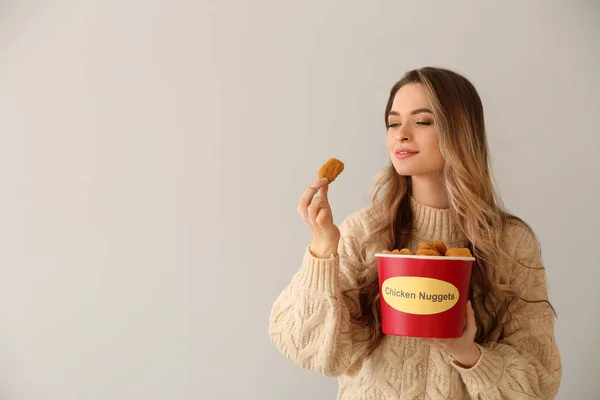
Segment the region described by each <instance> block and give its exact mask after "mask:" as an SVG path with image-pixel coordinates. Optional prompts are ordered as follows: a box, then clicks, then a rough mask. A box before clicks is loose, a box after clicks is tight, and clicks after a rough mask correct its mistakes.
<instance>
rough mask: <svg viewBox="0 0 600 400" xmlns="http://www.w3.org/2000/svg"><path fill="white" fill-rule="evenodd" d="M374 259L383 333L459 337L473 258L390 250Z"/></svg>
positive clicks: (428, 336) (426, 336)
mask: <svg viewBox="0 0 600 400" xmlns="http://www.w3.org/2000/svg"><path fill="white" fill-rule="evenodd" d="M375 257H376V258H377V268H378V272H379V293H380V305H381V324H382V331H383V333H384V334H386V335H396V336H411V337H425V338H456V337H461V336H462V334H463V330H464V324H465V313H466V308H467V301H468V297H469V281H470V279H471V269H472V266H473V261H475V259H474V258H472V257H447V256H440V257H435V256H414V255H402V254H392V253H378V254H375Z"/></svg>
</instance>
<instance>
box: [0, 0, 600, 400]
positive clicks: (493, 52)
mask: <svg viewBox="0 0 600 400" xmlns="http://www.w3.org/2000/svg"><path fill="white" fill-rule="evenodd" d="M599 38H600V6H599V3H598V2H596V1H562V2H559V1H503V2H493V3H492V2H490V1H460V2H459V1H452V2H450V1H435V2H432V1H402V2H401V1H374V2H365V1H352V2H349V1H342V0H337V1H313V0H308V1H275V0H268V1H266V0H254V1H241V0H235V1H217V0H211V1H194V0H188V1H183V0H177V1H174V0H172V1H168V2H167V1H157V0H152V1H141V0H140V1H133V0H118V1H117V0H88V1H74V0H73V1H59V0H54V1H37V2H36V1H16V0H13V1H6V0H4V1H1V2H0V51H1V53H0V54H1V58H0V137H1V142H0V163H1V164H0V182H1V188H2V189H1V192H0V199H1V204H2V207H0V242H1V243H2V245H1V249H2V251H0V271H1V278H0V398H2V399H3V400H30V399H36V400H37V399H40V400H64V399H68V400H83V399H85V400H96V399H97V400H100V399H113V400H130V399H144V400H152V399H186V400H187V399H291V400H294V399H333V398H335V393H336V390H337V382H336V381H335V380H333V379H327V378H324V377H321V376H319V375H317V374H314V373H309V372H305V371H303V370H301V369H300V368H298V367H296V366H294V365H292V364H291V363H289V362H288V361H287V360H285V359H284V357H283V356H282V355H280V354H279V353H278V352H277V351H276V350H275V348H274V346H272V345H271V343H270V341H269V339H268V336H267V326H268V315H269V311H270V307H271V304H272V303H273V301H274V300H275V298H276V296H277V295H278V293H279V292H280V290H282V289H283V287H284V286H285V285H286V284H287V282H288V281H289V279H290V278H291V276H292V275H293V273H294V272H295V271H296V270H297V268H298V267H299V265H300V261H301V255H302V252H303V250H304V248H305V246H306V244H307V243H308V241H309V239H310V233H309V230H308V227H306V226H305V225H304V223H303V222H302V221H301V220H300V218H299V217H298V216H297V214H296V211H295V209H296V201H297V198H298V196H299V195H300V193H301V192H302V191H303V190H304V188H305V187H306V186H307V185H308V184H310V183H311V182H312V181H313V179H314V178H315V175H316V171H317V169H318V168H319V167H320V165H321V164H322V163H323V162H324V161H325V160H327V159H328V158H329V157H338V158H340V159H342V160H343V161H344V162H345V163H346V170H345V171H344V173H343V175H342V176H341V177H340V178H339V180H338V181H336V182H335V186H334V187H332V188H331V192H330V193H331V194H330V197H331V201H332V203H333V207H334V213H335V217H336V220H337V221H338V222H340V221H341V220H342V219H343V218H344V217H345V216H347V215H348V213H350V212H352V211H355V210H357V209H358V208H360V207H363V206H364V205H365V204H366V191H367V188H368V186H369V184H370V183H371V181H372V178H373V176H374V174H375V172H376V171H377V170H378V169H379V168H382V167H383V166H385V165H386V154H385V145H384V138H385V130H384V126H383V110H384V105H385V101H386V99H387V94H388V91H389V89H390V87H391V86H392V84H393V83H394V82H395V81H396V80H397V79H398V78H400V76H401V75H402V74H403V73H404V72H405V71H406V70H408V69H411V68H415V67H420V66H424V65H436V66H443V67H448V68H451V69H454V70H456V71H458V72H460V73H463V74H465V75H466V76H467V77H468V78H469V79H471V80H472V81H473V83H474V84H475V85H476V86H477V88H478V89H479V91H480V94H481V96H482V98H483V101H484V104H485V110H486V119H487V124H488V130H489V138H490V145H491V148H492V153H493V166H494V168H495V173H496V177H497V181H498V185H499V187H500V189H501V192H502V194H503V197H504V200H505V202H506V205H507V206H508V208H509V209H510V210H511V211H513V212H515V213H516V214H518V215H519V216H521V217H523V218H525V219H526V220H527V221H528V222H530V223H531V224H532V225H533V227H534V228H535V230H536V232H537V233H538V234H539V236H540V238H541V241H542V244H543V250H544V256H545V261H546V266H547V271H548V279H549V283H550V295H551V300H552V302H553V303H554V305H555V307H556V309H557V311H558V314H559V320H558V323H557V328H556V335H557V338H558V342H559V345H560V349H561V351H562V355H563V362H564V375H563V382H562V389H561V394H560V396H559V398H560V399H592V398H596V396H597V394H598V393H600V380H599V379H598V371H599V370H600V362H599V360H600V308H599V303H600V295H599V294H598V291H597V290H598V282H599V281H600V263H599V262H598V257H599V253H598V248H599V246H598V240H599V237H600V230H599V229H598V226H599V224H600V218H599V216H598V203H599V202H598V200H600V193H599V191H600V190H599V189H600V188H599V181H600V180H599V179H598V173H599V172H600V161H599V157H598V155H597V153H596V152H597V151H598V148H599V147H600V133H599V128H598V118H599V117H600V107H599V102H598V94H599V93H600V79H599V72H598V71H600V45H599V40H600V39H599Z"/></svg>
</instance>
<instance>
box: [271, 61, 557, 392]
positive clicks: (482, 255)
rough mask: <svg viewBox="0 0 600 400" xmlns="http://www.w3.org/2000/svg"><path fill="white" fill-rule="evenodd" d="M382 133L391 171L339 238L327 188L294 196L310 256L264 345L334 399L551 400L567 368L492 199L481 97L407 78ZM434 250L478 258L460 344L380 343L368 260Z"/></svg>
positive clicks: (519, 244) (527, 237)
mask: <svg viewBox="0 0 600 400" xmlns="http://www.w3.org/2000/svg"><path fill="white" fill-rule="evenodd" d="M385 123H386V127H387V138H386V146H387V149H388V151H389V155H390V159H391V165H390V166H389V167H388V168H387V169H385V170H384V171H383V173H382V174H381V175H380V176H379V178H378V179H377V181H376V184H375V187H374V190H373V196H372V204H371V205H370V206H369V207H367V208H365V209H362V210H360V211H358V212H356V213H354V214H351V215H350V216H348V217H347V218H346V219H345V220H344V221H343V222H342V224H341V225H340V226H339V229H338V227H337V226H336V225H335V224H334V222H333V217H332V212H331V207H330V205H329V202H328V200H327V190H328V185H327V182H326V181H317V182H315V183H314V184H312V185H311V186H310V187H309V188H308V189H306V191H305V192H304V193H303V194H302V196H301V197H300V200H299V204H298V212H299V213H300V215H301V216H302V218H303V219H304V220H305V221H306V222H307V223H308V224H309V225H310V228H311V229H312V243H311V244H310V245H309V246H308V247H307V248H306V253H305V256H304V259H303V261H302V265H301V267H300V270H299V271H298V272H297V273H296V274H295V275H294V277H293V278H292V280H291V282H290V284H289V285H288V286H287V287H286V288H285V289H284V290H283V291H282V293H281V294H280V295H279V297H278V298H277V300H276V301H275V304H274V305H273V308H272V311H271V315H270V326H269V335H270V337H271V340H272V341H273V343H274V344H275V346H276V347H277V348H278V349H279V350H280V351H281V352H282V353H283V354H284V355H285V356H286V357H287V358H289V359H290V360H292V361H293V362H294V363H296V364H297V365H299V366H301V367H303V368H306V369H309V370H312V371H317V372H320V373H322V374H325V375H327V376H335V377H338V380H339V390H338V399H469V398H472V399H552V398H554V397H555V396H556V394H557V392H558V388H559V384H560V378H561V373H562V368H561V358H560V354H559V350H558V348H557V346H556V342H555V339H554V318H555V314H554V310H553V308H552V306H551V305H550V303H549V302H548V295H547V284H546V276H545V272H544V268H543V265H542V259H541V253H540V248H539V245H538V242H537V239H536V237H535V235H534V233H533V232H532V230H531V229H530V228H529V227H528V226H527V224H525V223H524V222H523V221H522V220H520V219H519V218H517V217H515V216H513V215H510V214H509V213H508V212H507V211H505V210H504V209H503V208H502V206H501V205H500V202H499V200H498V196H497V195H496V193H495V191H494V188H493V185H492V181H491V178H490V172H489V164H488V144H487V139H486V134H485V126H484V114H483V107H482V104H481V100H480V98H479V95H478V94H477V91H476V90H475V88H474V87H473V85H472V84H471V83H470V82H469V81H468V80H467V79H465V78H464V77H463V76H461V75H459V74H457V73H454V72H452V71H448V70H445V69H440V68H423V69H419V70H414V71H410V72H408V73H406V75H405V76H404V77H403V78H402V79H401V80H400V81H399V82H398V83H396V84H395V85H394V87H393V88H392V90H391V93H390V97H389V100H388V103H387V106H386V110H385ZM315 195H317V196H315ZM434 240H442V241H444V242H445V243H446V244H447V245H448V247H469V248H470V249H471V251H472V253H473V255H474V257H475V258H476V261H475V263H474V265H473V272H472V278H471V284H470V291H469V299H470V302H469V304H468V306H467V309H466V310H465V313H466V325H465V329H464V334H463V336H462V337H460V338H456V339H443V340H441V339H419V338H410V337H399V336H389V335H383V334H382V333H381V327H380V319H379V313H380V310H379V288H378V277H377V265H376V260H375V257H374V254H375V253H377V252H380V251H382V250H392V249H401V248H409V249H411V250H413V251H414V250H416V249H417V248H418V244H419V242H421V241H427V242H432V241H434Z"/></svg>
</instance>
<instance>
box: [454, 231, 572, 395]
mask: <svg viewBox="0 0 600 400" xmlns="http://www.w3.org/2000/svg"><path fill="white" fill-rule="evenodd" d="M513 234H515V236H516V237H517V238H519V239H518V240H517V241H516V242H515V243H516V247H515V251H514V255H515V259H516V260H519V261H520V262H521V263H523V264H524V265H525V266H526V267H528V268H526V267H525V266H522V265H516V263H514V264H515V265H514V266H513V269H512V272H511V279H510V281H511V283H512V284H513V285H515V286H516V287H517V288H518V289H519V290H520V291H521V292H520V294H521V296H522V297H523V298H524V299H526V300H535V301H539V300H548V293H547V282H546V274H545V271H544V268H543V265H542V261H541V256H540V251H539V247H538V245H537V242H536V240H535V237H534V236H533V234H532V233H531V232H530V231H529V230H527V229H525V228H523V227H520V228H519V229H518V231H516V232H513ZM515 236H513V237H515ZM510 311H511V316H512V318H511V320H510V321H509V323H508V324H506V325H505V326H504V335H503V337H502V338H501V340H499V341H498V342H497V343H496V342H493V343H485V344H484V345H483V346H480V345H478V347H479V349H480V350H481V357H480V359H479V361H478V362H477V364H475V365H474V366H473V367H472V368H468V369H465V368H462V367H460V366H459V365H458V364H456V363H455V362H453V363H452V365H453V367H454V368H456V369H457V370H458V372H459V373H460V375H461V377H462V379H463V382H464V383H465V385H466V387H467V390H468V391H469V394H470V395H471V397H472V398H473V399H482V400H483V399H486V400H492V399H554V398H555V397H556V395H557V393H558V388H559V385H560V379H561V374H562V365H561V357H560V353H559V350H558V347H557V345H556V341H555V338H554V313H553V310H552V309H551V307H550V306H549V305H548V303H546V302H535V303H533V302H525V301H523V300H517V303H515V304H514V305H513V307H512V308H511V310H510Z"/></svg>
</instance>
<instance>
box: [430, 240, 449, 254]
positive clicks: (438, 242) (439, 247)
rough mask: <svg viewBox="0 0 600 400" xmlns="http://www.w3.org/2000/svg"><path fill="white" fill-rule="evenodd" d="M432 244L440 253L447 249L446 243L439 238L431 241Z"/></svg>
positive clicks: (444, 252)
mask: <svg viewBox="0 0 600 400" xmlns="http://www.w3.org/2000/svg"><path fill="white" fill-rule="evenodd" d="M432 246H433V248H434V249H436V250H437V252H438V253H440V254H446V251H447V250H448V247H447V246H446V243H444V242H442V241H441V240H436V241H435V242H433V243H432Z"/></svg>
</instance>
